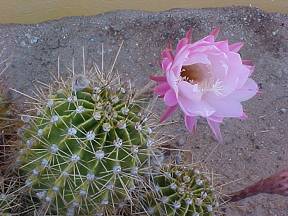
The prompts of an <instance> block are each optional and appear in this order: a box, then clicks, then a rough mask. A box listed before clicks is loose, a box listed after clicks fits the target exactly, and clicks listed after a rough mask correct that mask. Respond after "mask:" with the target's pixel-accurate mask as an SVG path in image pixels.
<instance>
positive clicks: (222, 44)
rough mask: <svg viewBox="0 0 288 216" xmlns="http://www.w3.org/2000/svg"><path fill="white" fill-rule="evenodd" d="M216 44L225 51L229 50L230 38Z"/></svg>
mask: <svg viewBox="0 0 288 216" xmlns="http://www.w3.org/2000/svg"><path fill="white" fill-rule="evenodd" d="M214 45H215V46H216V47H217V48H218V49H220V50H222V51H224V52H229V44H228V40H224V41H218V42H215V43H214Z"/></svg>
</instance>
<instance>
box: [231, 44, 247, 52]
mask: <svg viewBox="0 0 288 216" xmlns="http://www.w3.org/2000/svg"><path fill="white" fill-rule="evenodd" d="M243 46H244V43H242V42H238V43H234V44H231V45H229V50H230V51H232V52H239V50H240V49H241V48H242V47H243Z"/></svg>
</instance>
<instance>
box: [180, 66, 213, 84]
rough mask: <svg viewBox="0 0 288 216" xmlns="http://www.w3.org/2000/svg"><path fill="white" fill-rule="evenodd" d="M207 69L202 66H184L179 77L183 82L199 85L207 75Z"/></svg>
mask: <svg viewBox="0 0 288 216" xmlns="http://www.w3.org/2000/svg"><path fill="white" fill-rule="evenodd" d="M208 73H209V69H208V68H207V66H206V65H204V64H192V65H185V66H183V67H182V68H181V73H180V76H181V77H182V78H183V80H185V81H187V82H189V83H192V84H196V83H201V82H202V81H203V80H204V79H205V78H206V77H207V75H208Z"/></svg>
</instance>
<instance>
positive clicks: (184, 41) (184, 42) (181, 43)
mask: <svg viewBox="0 0 288 216" xmlns="http://www.w3.org/2000/svg"><path fill="white" fill-rule="evenodd" d="M191 33H192V30H191V29H190V30H189V31H188V32H187V33H186V36H185V37H184V38H182V39H181V40H180V41H179V42H178V44H177V47H176V53H178V52H179V51H180V50H181V49H182V48H183V47H184V46H186V45H187V44H188V43H190V38H191Z"/></svg>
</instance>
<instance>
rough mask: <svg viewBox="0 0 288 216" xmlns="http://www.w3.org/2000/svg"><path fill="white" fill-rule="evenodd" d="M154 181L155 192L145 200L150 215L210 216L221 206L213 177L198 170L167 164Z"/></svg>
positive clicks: (144, 203) (155, 175)
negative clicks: (214, 187) (211, 178)
mask: <svg viewBox="0 0 288 216" xmlns="http://www.w3.org/2000/svg"><path fill="white" fill-rule="evenodd" d="M150 182H151V185H154V193H153V194H152V195H151V193H149V194H148V195H147V196H146V197H144V199H143V200H142V206H143V207H144V208H145V212H146V213H147V214H148V215H153V216H161V215H167V216H172V215H178V216H209V215H213V212H215V210H216V209H217V207H218V202H217V197H216V193H214V192H215V191H214V189H213V187H212V185H211V182H210V179H209V177H208V176H207V175H206V174H204V173H203V172H202V173H201V172H200V171H199V170H198V169H196V168H189V167H185V166H175V165H166V166H163V167H162V168H161V171H160V172H159V173H154V174H153V175H152V176H151V179H150Z"/></svg>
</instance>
